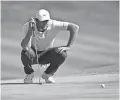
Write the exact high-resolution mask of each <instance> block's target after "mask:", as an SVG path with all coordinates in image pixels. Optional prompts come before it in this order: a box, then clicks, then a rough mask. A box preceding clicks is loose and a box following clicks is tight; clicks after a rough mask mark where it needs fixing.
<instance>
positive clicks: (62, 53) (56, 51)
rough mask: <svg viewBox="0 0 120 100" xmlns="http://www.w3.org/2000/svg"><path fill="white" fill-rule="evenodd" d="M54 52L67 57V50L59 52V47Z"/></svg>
mask: <svg viewBox="0 0 120 100" xmlns="http://www.w3.org/2000/svg"><path fill="white" fill-rule="evenodd" d="M54 52H55V53H57V54H58V55H60V56H61V57H62V58H64V59H65V58H66V57H67V52H66V51H63V52H61V53H60V52H59V49H58V48H55V49H54Z"/></svg>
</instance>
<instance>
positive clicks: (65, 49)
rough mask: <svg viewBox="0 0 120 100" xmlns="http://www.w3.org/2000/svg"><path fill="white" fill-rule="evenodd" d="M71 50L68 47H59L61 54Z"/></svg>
mask: <svg viewBox="0 0 120 100" xmlns="http://www.w3.org/2000/svg"><path fill="white" fill-rule="evenodd" d="M69 49H70V47H67V46H63V47H59V48H58V50H59V52H58V53H59V54H60V53H62V52H64V51H68V50H69Z"/></svg>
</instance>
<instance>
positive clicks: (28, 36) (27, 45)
mask: <svg viewBox="0 0 120 100" xmlns="http://www.w3.org/2000/svg"><path fill="white" fill-rule="evenodd" d="M32 25H33V23H32V21H31V22H29V26H28V31H27V34H26V36H25V38H24V39H23V40H22V42H21V47H22V48H23V49H24V50H28V49H29V48H30V47H31V39H32V36H33V26H32Z"/></svg>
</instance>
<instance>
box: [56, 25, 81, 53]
mask: <svg viewBox="0 0 120 100" xmlns="http://www.w3.org/2000/svg"><path fill="white" fill-rule="evenodd" d="M67 30H68V31H69V32H70V36H69V40H68V43H67V45H66V46H63V47H59V48H58V49H59V52H58V53H62V52H63V51H67V50H69V49H70V47H71V45H72V44H73V42H74V39H75V37H76V35H77V33H78V31H79V26H78V25H76V24H73V23H68V27H67Z"/></svg>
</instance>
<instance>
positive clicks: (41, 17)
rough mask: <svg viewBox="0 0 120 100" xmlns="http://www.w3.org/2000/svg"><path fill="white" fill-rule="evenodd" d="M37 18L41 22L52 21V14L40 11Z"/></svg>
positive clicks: (43, 10)
mask: <svg viewBox="0 0 120 100" xmlns="http://www.w3.org/2000/svg"><path fill="white" fill-rule="evenodd" d="M36 18H38V19H39V20H40V21H45V20H50V13H49V12H48V11H47V10H45V9H40V10H39V11H38V12H37V13H36Z"/></svg>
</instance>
